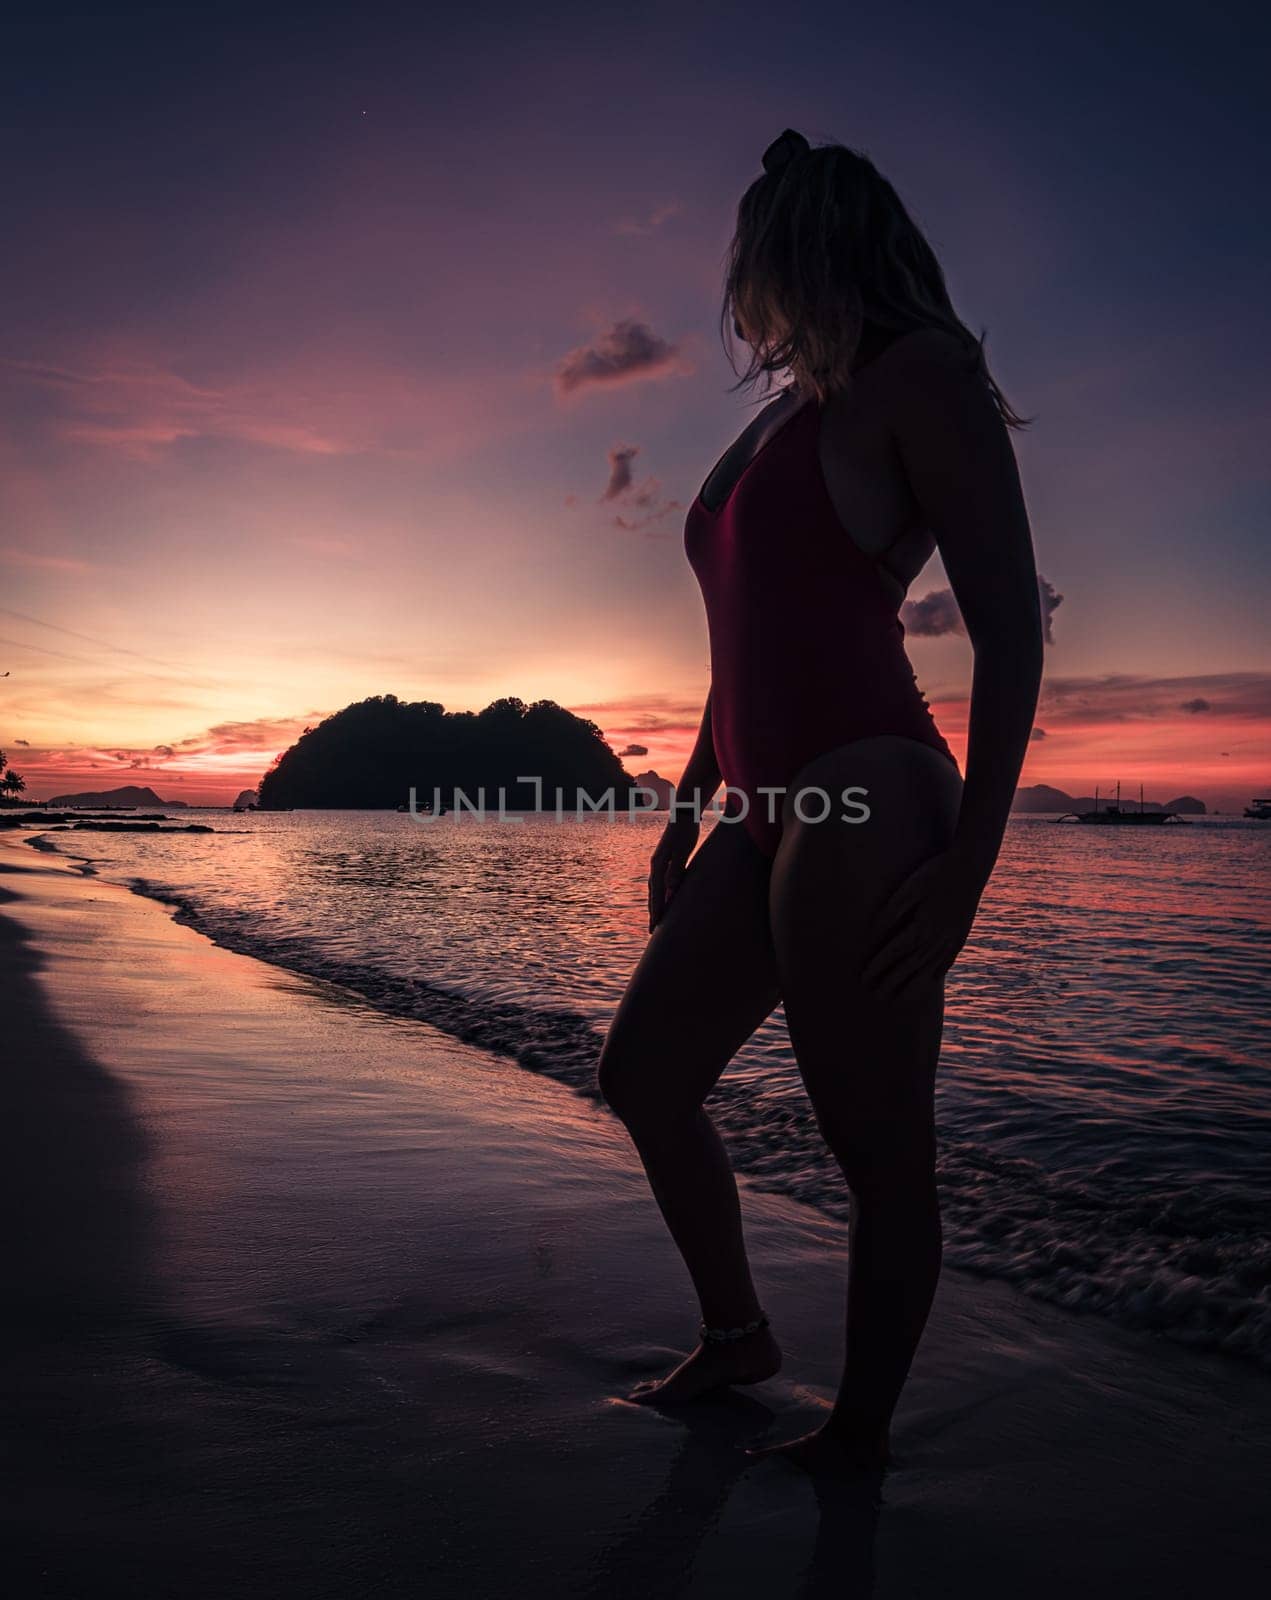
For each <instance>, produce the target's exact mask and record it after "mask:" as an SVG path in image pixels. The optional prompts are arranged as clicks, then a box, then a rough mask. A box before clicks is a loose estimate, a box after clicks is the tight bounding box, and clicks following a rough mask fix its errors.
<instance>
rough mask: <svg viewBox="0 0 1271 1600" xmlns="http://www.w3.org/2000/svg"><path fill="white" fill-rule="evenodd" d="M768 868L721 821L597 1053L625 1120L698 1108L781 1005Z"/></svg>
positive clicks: (691, 867)
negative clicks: (602, 1046)
mask: <svg viewBox="0 0 1271 1600" xmlns="http://www.w3.org/2000/svg"><path fill="white" fill-rule="evenodd" d="M770 866H771V863H770V862H769V861H768V859H767V857H766V856H764V855H763V854H762V853H761V852H760V851H759V850H758V849H756V847H755V844H754V841H753V840H752V839H751V838H750V837H749V835H748V834H747V833H746V830H745V828H744V827H743V826H742V825H741V824H740V823H738V822H723V821H720V822H716V823H715V824H714V825H713V826H712V828H711V831H710V832H709V833H708V834H707V836H706V838H705V839H704V840H703V842H702V844H701V845H700V846H699V848H698V849H697V851H696V852H695V853H694V855H693V856H692V858H691V860H690V861H689V864H688V869H687V871H686V872H685V874H684V877H683V879H682V880H681V883H680V886H679V888H678V889H677V890H676V892H675V894H674V895H673V896H672V897H671V900H670V902H669V903H668V905H667V907H666V910H665V911H664V912H663V914H662V917H661V918H660V920H659V921H658V924H657V926H656V927H655V928H654V930H653V932H652V933H651V934H650V935H649V941H648V943H647V944H646V945H645V948H644V953H643V954H642V955H641V957H640V960H639V962H638V963H637V965H636V968H635V971H634V972H633V973H632V976H631V979H630V981H629V982H628V984H627V988H626V992H625V993H624V994H623V997H622V999H621V1001H620V1002H619V1005H618V1009H617V1011H616V1012H615V1014H614V1017H613V1021H612V1022H611V1024H610V1026H609V1031H608V1034H607V1036H606V1039H605V1044H604V1049H603V1050H602V1052H601V1059H600V1070H599V1084H600V1090H601V1093H602V1094H603V1095H604V1097H605V1098H606V1099H607V1100H608V1101H609V1103H610V1104H611V1105H612V1106H613V1107H614V1109H615V1110H616V1111H617V1112H618V1113H619V1114H620V1115H622V1116H638V1115H639V1114H640V1113H641V1112H642V1111H644V1110H645V1109H648V1110H650V1111H652V1112H654V1113H660V1114H665V1113H666V1111H667V1110H676V1109H680V1110H683V1109H695V1108H696V1107H698V1106H700V1105H701V1103H702V1101H703V1100H704V1099H705V1098H706V1096H707V1094H709V1093H710V1091H711V1089H712V1088H713V1087H714V1085H715V1083H716V1082H717V1080H718V1079H719V1076H720V1074H721V1073H722V1072H723V1070H724V1068H725V1067H726V1066H727V1065H728V1063H729V1061H730V1060H731V1059H732V1057H733V1056H734V1055H735V1054H736V1052H737V1050H738V1049H739V1048H740V1047H741V1046H742V1045H743V1044H744V1043H745V1042H746V1040H747V1039H748V1038H749V1037H750V1035H751V1034H752V1033H753V1032H754V1031H755V1029H756V1028H757V1027H758V1026H759V1025H760V1023H761V1022H763V1021H764V1019H765V1018H766V1017H767V1016H769V1015H770V1014H771V1012H772V1011H773V1010H774V1008H775V1007H776V1005H777V1004H778V1001H779V999H780V993H779V988H778V983H777V964H776V957H775V954H774V951H773V946H772V935H771V930H770V928H769V925H768V874H769V870H770Z"/></svg>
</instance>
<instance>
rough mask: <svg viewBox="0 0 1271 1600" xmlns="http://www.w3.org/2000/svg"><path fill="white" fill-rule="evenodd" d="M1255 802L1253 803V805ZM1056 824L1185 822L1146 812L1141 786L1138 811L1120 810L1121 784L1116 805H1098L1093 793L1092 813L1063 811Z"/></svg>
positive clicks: (1163, 813) (1155, 824) (1172, 813)
mask: <svg viewBox="0 0 1271 1600" xmlns="http://www.w3.org/2000/svg"><path fill="white" fill-rule="evenodd" d="M1256 803H1257V802H1256V801H1255V804H1256ZM1055 821H1056V822H1093V823H1095V824H1103V825H1105V826H1113V827H1116V826H1120V825H1121V824H1123V823H1128V824H1129V825H1130V826H1131V827H1157V828H1159V827H1163V826H1164V824H1165V823H1167V822H1184V823H1185V822H1186V821H1187V818H1186V817H1180V816H1179V815H1178V813H1177V812H1176V811H1146V810H1144V807H1143V785H1142V784H1140V785H1139V809H1138V810H1137V811H1129V810H1125V811H1123V810H1122V809H1121V784H1120V782H1119V781H1118V783H1117V798H1116V804H1115V805H1111V806H1102V807H1101V806H1100V805H1099V791H1098V789H1097V788H1096V789H1095V792H1094V810H1093V811H1065V812H1064V814H1063V816H1062V817H1056V818H1055Z"/></svg>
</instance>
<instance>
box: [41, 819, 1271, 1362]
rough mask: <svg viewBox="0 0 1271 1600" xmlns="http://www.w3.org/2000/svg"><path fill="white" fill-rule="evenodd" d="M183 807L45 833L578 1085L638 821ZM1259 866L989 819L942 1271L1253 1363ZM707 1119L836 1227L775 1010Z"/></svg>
mask: <svg viewBox="0 0 1271 1600" xmlns="http://www.w3.org/2000/svg"><path fill="white" fill-rule="evenodd" d="M181 815H182V817H183V818H184V819H186V820H189V821H200V822H210V823H211V824H212V825H213V827H214V828H215V830H216V831H215V832H214V833H213V834H206V835H193V834H192V835H185V834H150V835H147V834H104V833H92V832H81V833H60V834H51V835H49V836H48V842H49V844H51V845H53V846H54V847H55V848H56V849H57V850H58V851H59V852H60V853H63V854H65V855H67V856H70V857H72V858H74V859H75V860H77V861H79V862H82V863H83V864H84V870H86V871H89V872H92V873H98V874H101V875H102V876H103V877H105V878H107V879H109V880H112V881H115V882H118V883H122V884H126V885H128V886H129V887H131V888H132V889H134V890H136V891H137V892H139V893H142V894H146V895H149V896H152V897H153V898H155V899H158V900H162V901H164V902H166V903H168V904H169V905H171V906H173V907H174V908H175V909H176V914H177V916H178V917H179V918H180V920H182V921H184V922H189V923H191V924H193V925H194V926H195V927H197V928H199V929H200V930H201V931H202V932H203V933H205V934H206V935H207V936H208V937H210V938H212V939H214V940H216V941H217V942H218V943H220V944H223V945H225V946H228V947H229V948H231V949H234V950H238V951H242V952H244V953H247V954H250V955H253V956H257V957H260V958H261V959H263V960H266V961H270V962H274V963H277V964H278V965H280V966H283V967H286V968H289V969H291V970H292V971H295V972H300V973H304V974H308V975H309V976H311V977H314V978H317V979H320V980H324V981H326V982H329V983H333V984H337V985H340V986H342V987H343V988H345V989H347V990H350V991H352V992H353V993H354V994H356V995H358V996H360V997H361V999H362V1000H363V1001H364V1002H365V1003H366V1004H367V1005H368V1006H370V1007H372V1008H374V1009H376V1010H379V1011H382V1012H385V1013H389V1014H393V1015H408V1016H412V1017H416V1018H420V1019H422V1020H424V1021H426V1022H429V1023H431V1024H433V1025H434V1026H436V1027H437V1028H440V1029H442V1030H444V1031H445V1032H447V1033H450V1034H453V1035H455V1036H457V1037H459V1038H461V1039H464V1040H467V1041H470V1042H472V1043H475V1044H478V1045H480V1046H483V1047H485V1048H486V1049H489V1050H492V1051H495V1052H498V1053H500V1054H503V1055H505V1056H507V1057H508V1058H510V1059H511V1060H514V1061H516V1062H517V1063H519V1064H520V1066H522V1067H524V1068H526V1069H529V1070H532V1071H535V1072H539V1073H543V1074H546V1075H548V1076H549V1077H551V1078H554V1079H556V1080H558V1081H559V1082H560V1083H561V1084H563V1085H567V1086H569V1087H570V1088H571V1089H574V1090H576V1091H578V1092H580V1093H584V1094H594V1093H595V1088H594V1074H595V1061H596V1054H597V1051H598V1048H599V1044H600V1040H601V1037H602V1035H603V1032H604V1029H605V1027H606V1025H607V1022H608V1019H609V1017H610V1015H611V1014H612V1011H613V1008H614V1006H615V1004H616V1002H617V1000H618V997H619V995H620V994H621V992H622V988H623V985H624V984H625V982H626V979H627V977H628V975H629V974H630V971H631V969H632V967H633V966H634V964H635V962H636V960H637V958H638V956H639V954H640V951H641V949H642V947H643V944H644V940H645V937H646V931H645V930H646V912H645V877H646V871H647V862H648V857H649V853H650V851H651V849H652V847H653V845H654V843H655V842H656V839H657V836H658V833H659V831H660V823H659V821H658V820H657V819H656V818H653V817H637V818H635V819H626V818H621V819H619V820H617V821H614V820H609V819H606V818H604V817H596V818H588V819H584V820H578V819H567V820H565V821H561V822H558V821H557V820H556V819H555V818H553V817H551V816H546V817H527V818H525V819H524V821H523V822H522V823H521V824H520V825H514V824H511V823H503V824H500V823H497V822H495V821H494V820H493V819H487V820H486V821H484V822H481V821H478V820H477V819H475V818H472V817H459V818H455V817H447V818H443V819H439V820H437V821H433V822H430V823H421V822H419V821H416V820H414V819H412V818H411V817H410V816H409V815H399V814H396V813H380V812H335V811H331V812H291V813H279V814H268V813H259V814H247V815H244V816H233V815H231V814H229V813H227V812H224V811H207V812H203V811H196V810H191V811H189V812H188V813H181ZM1269 868H1271V827H1268V826H1267V825H1266V824H1258V823H1253V822H1244V821H1237V820H1233V819H1217V818H1215V819H1203V818H1202V819H1195V820H1193V821H1192V822H1190V823H1189V824H1188V825H1186V826H1178V827H1173V826H1171V827H1167V828H1164V829H1159V830H1158V829H1152V830H1150V831H1147V830H1145V831H1139V830H1115V829H1104V828H1099V829H1094V828H1082V827H1075V826H1055V825H1054V824H1053V823H1052V822H1051V821H1050V820H1049V819H1047V818H1042V817H1017V818H1014V819H1012V822H1011V824H1010V827H1009V829H1008V831H1007V836H1006V840H1005V844H1004V847H1003V852H1002V857H1001V860H1000V862H999V865H998V868H997V871H996V873H995V875H994V877H993V880H992V882H991V883H990V885H989V887H988V889H987V891H986V893H985V895H984V898H983V900H982V902H981V907H980V914H979V918H978V920H977V923H976V926H975V929H974V930H973V932H972V935H971V939H970V941H969V943H968V945H967V948H966V949H965V950H964V952H963V954H962V956H961V958H960V959H959V961H958V963H957V965H956V966H955V967H954V969H953V971H952V972H951V973H950V975H949V979H948V985H947V1011H946V1025H945V1043H944V1051H943V1054H942V1058H941V1066H940V1075H939V1087H938V1098H939V1109H938V1118H939V1132H940V1169H939V1175H940V1185H941V1200H942V1206H943V1212H944V1221H945V1259H946V1261H947V1262H948V1263H950V1264H952V1265H956V1266H958V1267H962V1268H964V1269H967V1270H970V1271H972V1272H976V1273H981V1274H985V1275H988V1276H990V1277H993V1278H999V1279H1005V1280H1008V1281H1009V1282H1011V1283H1014V1284H1015V1285H1017V1286H1018V1287H1019V1288H1020V1289H1022V1290H1024V1291H1025V1292H1027V1293H1028V1294H1031V1295H1036V1296H1039V1297H1041V1298H1043V1299H1046V1300H1049V1301H1053V1302H1057V1303H1059V1304H1061V1305H1064V1306H1067V1307H1070V1308H1072V1309H1074V1310H1077V1311H1080V1312H1084V1313H1089V1314H1093V1315H1097V1316H1103V1317H1108V1318H1111V1319H1113V1320H1115V1321H1117V1322H1120V1323H1122V1324H1126V1325H1129V1326H1133V1327H1137V1328H1147V1329H1152V1330H1156V1331H1157V1332H1158V1333H1160V1334H1161V1335H1163V1336H1165V1337H1167V1338H1169V1339H1172V1340H1175V1341H1180V1342H1183V1343H1187V1344H1192V1345H1196V1346H1203V1347H1207V1348H1210V1349H1216V1350H1221V1351H1224V1352H1226V1353H1228V1354H1229V1355H1231V1356H1233V1357H1237V1358H1241V1359H1244V1360H1249V1361H1254V1362H1257V1363H1260V1364H1261V1365H1263V1366H1271V1238H1269V1232H1271V1229H1269V1226H1268V1224H1269V1219H1271V1160H1269V1159H1268V1157H1269V1156H1271V1008H1269V1007H1268V1005H1267V1000H1268V984H1267V957H1268V949H1269V948H1271V936H1269V929H1268V895H1267V890H1268V885H1269V884H1271V871H1269ZM844 1070H845V1071H850V1070H851V1063H850V1060H848V1059H847V1058H846V1057H845V1060H844ZM708 1109H709V1110H710V1111H711V1113H712V1115H713V1116H714V1117H715V1119H716V1121H717V1123H718V1125H719V1127H720V1129H721V1131H722V1133H723V1135H724V1137H725V1139H726V1141H727V1143H728V1146H729V1149H730V1151H731V1153H732V1156H733V1160H734V1163H735V1165H736V1167H737V1169H738V1170H739V1171H741V1172H744V1173H746V1174H748V1176H749V1177H750V1179H751V1180H752V1181H753V1182H754V1183H756V1184H757V1185H758V1186H760V1187H762V1188H766V1189H772V1190H777V1191H780V1192H782V1193H786V1194H790V1195H793V1196H796V1197H797V1198H799V1199H801V1200H804V1201H806V1202H808V1203H810V1204H811V1205H814V1206H816V1207H818V1208H820V1209H821V1210H822V1211H824V1212H825V1213H828V1214H829V1215H831V1216H834V1217H841V1218H844V1219H845V1218H846V1215H847V1200H846V1195H845V1192H844V1188H843V1182H842V1178H841V1176H840V1174H839V1172H838V1170H837V1168H836V1167H835V1166H834V1164H833V1162H832V1161H831V1159H830V1157H829V1155H828V1153H827V1152H826V1150H825V1148H824V1145H823V1144H822V1141H821V1139H820V1135H819V1133H818V1131H817V1129H816V1126H815V1123H814V1121H813V1118H812V1115H811V1111H810V1108H809V1106H808V1103H807V1100H806V1096H805V1094H804V1092H803V1089H802V1085H801V1083H800V1080H799V1075H798V1069H797V1065H796V1063H795V1061H794V1057H793V1054H792V1051H791V1049H790V1044H789V1040H788V1037H787V1035H786V1031H785V1026H784V1023H783V1020H782V1015H781V1012H780V1011H779V1010H778V1011H777V1012H776V1013H774V1015H773V1017H772V1018H770V1019H769V1021H768V1022H767V1023H765V1024H764V1026H763V1027H762V1028H761V1029H760V1030H759V1031H758V1032H757V1033H756V1034H755V1035H754V1037H753V1038H752V1039H751V1040H750V1042H749V1043H748V1044H747V1045H746V1046H745V1047H744V1048H743V1049H742V1050H741V1051H740V1052H739V1054H738V1055H737V1057H736V1059H735V1060H734V1062H733V1064H732V1066H731V1067H730V1068H729V1070H728V1071H727V1072H726V1073H725V1075H724V1077H723V1079H722V1080H721V1081H720V1083H719V1085H718V1086H717V1088H716V1089H715V1091H714V1093H713V1095H712V1096H711V1099H710V1100H709V1102H708ZM651 1203H652V1202H651Z"/></svg>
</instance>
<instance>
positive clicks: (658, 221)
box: [613, 200, 684, 234]
mask: <svg viewBox="0 0 1271 1600" xmlns="http://www.w3.org/2000/svg"><path fill="white" fill-rule="evenodd" d="M683 210H684V207H683V205H682V204H681V203H680V202H679V201H678V200H668V201H667V202H666V204H665V205H660V206H658V207H657V208H656V209H655V210H653V211H650V212H649V214H648V215H647V216H646V217H620V218H619V219H618V221H617V222H615V223H614V225H613V231H614V232H615V233H626V234H632V233H634V234H645V233H656V232H657V230H658V229H659V228H660V227H661V226H662V224H663V223H664V222H667V221H669V219H670V218H671V217H678V216H679V215H680V213H681V212H682V211H683Z"/></svg>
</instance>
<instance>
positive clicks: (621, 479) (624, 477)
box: [600, 444, 640, 500]
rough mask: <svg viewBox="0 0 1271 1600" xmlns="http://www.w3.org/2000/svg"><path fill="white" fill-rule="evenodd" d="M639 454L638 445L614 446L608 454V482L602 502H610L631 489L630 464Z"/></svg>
mask: <svg viewBox="0 0 1271 1600" xmlns="http://www.w3.org/2000/svg"><path fill="white" fill-rule="evenodd" d="M639 454H640V446H639V445H638V444H619V445H615V446H614V447H613V449H612V450H610V451H609V452H608V459H609V482H608V483H607V484H606V486H605V492H604V494H603V495H601V497H600V498H601V499H602V500H612V499H613V498H614V497H615V496H616V495H620V494H625V493H626V492H627V490H628V489H629V488H630V487H631V463H632V462H633V461H634V460H635V458H636V457H637V456H638V455H639Z"/></svg>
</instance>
